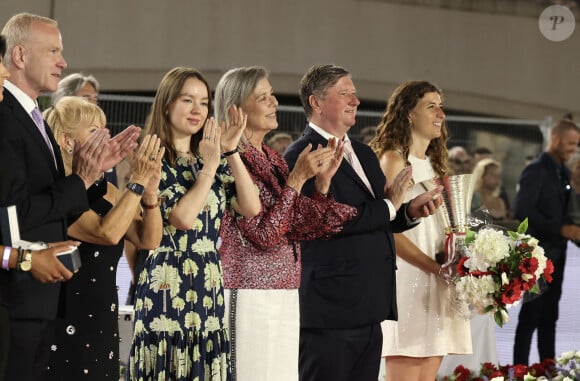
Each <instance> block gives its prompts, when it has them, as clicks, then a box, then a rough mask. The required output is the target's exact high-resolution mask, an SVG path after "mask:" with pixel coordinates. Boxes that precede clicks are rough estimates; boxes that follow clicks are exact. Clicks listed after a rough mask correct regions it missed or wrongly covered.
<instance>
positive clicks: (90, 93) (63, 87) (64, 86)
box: [51, 73, 99, 105]
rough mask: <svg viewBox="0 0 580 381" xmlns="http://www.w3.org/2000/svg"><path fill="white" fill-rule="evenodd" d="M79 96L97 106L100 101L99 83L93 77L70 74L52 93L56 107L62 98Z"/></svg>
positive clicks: (52, 99)
mask: <svg viewBox="0 0 580 381" xmlns="http://www.w3.org/2000/svg"><path fill="white" fill-rule="evenodd" d="M66 96H77V97H83V98H85V99H86V100H87V101H89V102H91V103H93V104H97V103H98V101H99V82H98V81H97V79H96V78H95V77H93V76H92V75H83V74H82V73H73V74H69V75H67V76H66V77H64V78H63V79H61V80H60V82H59V83H58V88H57V89H56V91H55V92H54V93H52V97H51V101H52V104H53V105H55V104H56V102H58V101H59V100H60V98H62V97H66Z"/></svg>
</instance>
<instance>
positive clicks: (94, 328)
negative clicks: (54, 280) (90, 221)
mask: <svg viewBox="0 0 580 381" xmlns="http://www.w3.org/2000/svg"><path fill="white" fill-rule="evenodd" d="M111 208H112V205H111V204H110V203H109V202H108V201H107V200H105V199H104V198H99V199H97V200H96V201H94V202H93V203H91V210H93V211H94V212H96V213H97V214H98V215H100V216H104V215H105V214H107V212H108V211H109V210H110V209H111ZM79 251H80V254H81V263H82V266H81V268H80V269H79V271H78V272H77V273H76V274H75V275H74V276H73V277H72V279H71V280H69V281H68V282H65V283H63V288H62V290H61V295H63V296H64V306H65V310H66V312H65V316H64V318H61V319H58V320H57V321H56V327H55V333H54V340H53V344H52V346H51V352H50V361H49V368H48V372H47V376H46V379H47V380H50V381H61V380H62V381H68V380H114V381H118V380H119V312H118V308H117V306H118V295H117V284H116V283H117V264H118V263H119V258H121V255H122V254H123V240H121V241H120V242H119V243H118V244H117V245H115V246H103V245H94V244H91V243H86V242H83V243H82V244H81V245H80V246H79Z"/></svg>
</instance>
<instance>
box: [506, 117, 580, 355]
mask: <svg viewBox="0 0 580 381" xmlns="http://www.w3.org/2000/svg"><path fill="white" fill-rule="evenodd" d="M579 143H580V129H579V128H578V126H576V125H575V124H574V123H573V122H572V121H571V120H561V121H560V122H558V123H556V125H554V126H553V127H552V130H551V132H550V141H549V143H548V147H547V148H546V151H545V152H542V153H541V154H540V155H539V156H538V157H537V158H536V159H535V160H533V161H532V162H531V163H530V164H528V165H527V166H526V167H525V168H524V171H523V172H522V174H521V176H520V180H519V191H518V194H517V195H516V199H515V213H516V217H517V218H518V219H520V220H523V219H525V218H528V224H529V225H528V233H529V234H530V235H532V236H534V237H536V238H537V239H538V240H539V241H540V242H539V245H540V246H541V247H542V248H543V249H544V251H545V254H546V257H548V258H549V259H551V260H552V262H553V263H554V273H553V274H552V277H553V280H552V282H551V283H549V284H548V285H547V287H545V288H544V287H542V288H543V290H542V293H541V294H540V295H539V296H537V297H535V295H533V294H530V295H526V297H524V303H523V305H522V308H521V310H520V314H519V317H518V325H517V327H516V337H515V342H514V357H513V360H514V364H524V365H527V364H528V361H529V355H530V346H531V342H532V335H533V333H534V331H535V330H536V329H537V330H538V353H539V355H540V360H543V359H546V358H550V359H553V358H554V356H555V342H556V321H557V320H558V304H559V302H560V296H561V295H562V281H563V276H564V266H565V264H566V245H567V240H569V239H571V240H577V239H580V227H578V226H575V225H574V224H573V223H572V221H571V220H570V219H569V217H568V216H567V208H568V201H569V198H570V192H571V187H570V171H569V170H568V168H567V167H566V166H565V163H566V162H567V161H568V160H569V159H570V158H571V157H572V155H574V154H575V153H576V151H577V149H578V144H579Z"/></svg>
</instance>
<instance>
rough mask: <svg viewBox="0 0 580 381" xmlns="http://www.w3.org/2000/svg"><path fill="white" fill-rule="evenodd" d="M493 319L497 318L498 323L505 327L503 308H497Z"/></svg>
mask: <svg viewBox="0 0 580 381" xmlns="http://www.w3.org/2000/svg"><path fill="white" fill-rule="evenodd" d="M493 319H494V320H495V323H496V324H497V325H499V326H500V327H503V318H502V316H501V310H497V311H496V312H495V313H494V314H493Z"/></svg>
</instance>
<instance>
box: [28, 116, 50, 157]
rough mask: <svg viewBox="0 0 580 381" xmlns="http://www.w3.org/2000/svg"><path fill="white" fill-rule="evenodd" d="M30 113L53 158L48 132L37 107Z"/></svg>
mask: <svg viewBox="0 0 580 381" xmlns="http://www.w3.org/2000/svg"><path fill="white" fill-rule="evenodd" d="M30 114H31V115H32V120H34V123H35V124H36V127H38V130H39V131H40V134H41V135H42V137H43V138H44V141H45V142H46V145H47V146H48V149H50V152H51V153H52V158H53V159H55V157H54V151H53V149H52V144H51V143H50V139H49V138H48V134H47V133H46V127H45V125H44V120H43V119H42V114H41V113H40V110H39V109H38V107H35V108H34V109H33V110H32V112H31V113H30ZM55 163H56V159H55Z"/></svg>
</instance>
